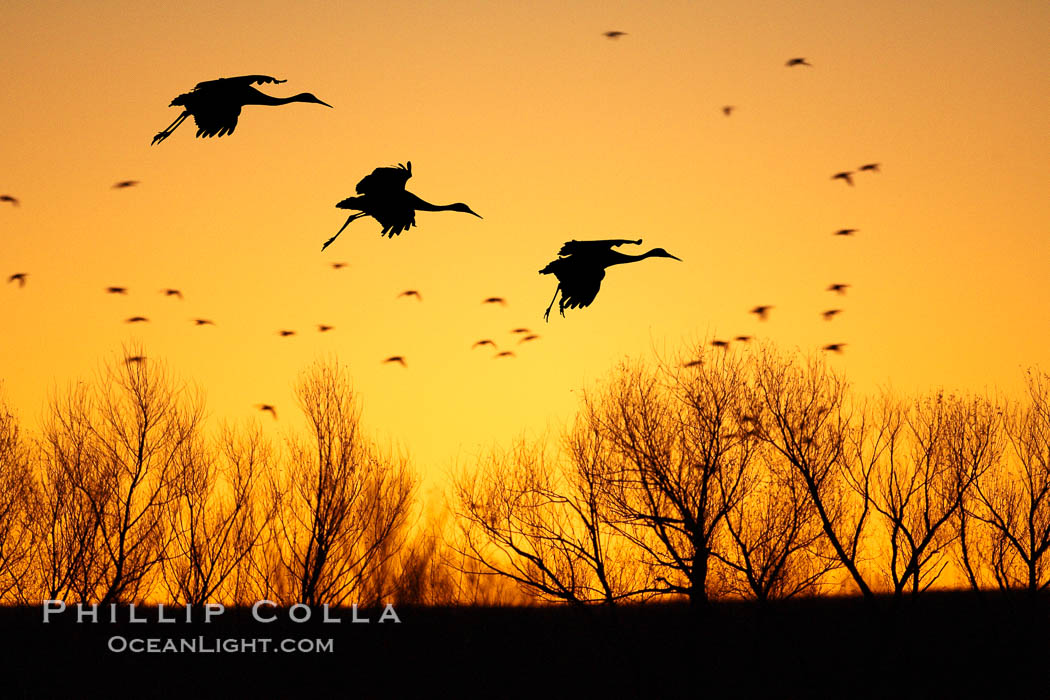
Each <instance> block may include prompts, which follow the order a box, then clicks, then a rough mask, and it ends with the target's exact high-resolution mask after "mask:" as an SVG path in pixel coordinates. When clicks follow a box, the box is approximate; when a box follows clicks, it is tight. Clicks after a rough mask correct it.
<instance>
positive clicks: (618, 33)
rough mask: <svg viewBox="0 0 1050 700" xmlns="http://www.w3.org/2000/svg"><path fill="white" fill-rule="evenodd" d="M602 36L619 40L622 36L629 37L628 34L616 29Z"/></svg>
mask: <svg viewBox="0 0 1050 700" xmlns="http://www.w3.org/2000/svg"><path fill="white" fill-rule="evenodd" d="M602 36H604V37H605V38H606V39H619V38H620V37H621V36H627V32H621V31H619V30H616V29H614V30H612V31H608V32H603V33H602Z"/></svg>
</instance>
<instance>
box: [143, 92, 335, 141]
mask: <svg viewBox="0 0 1050 700" xmlns="http://www.w3.org/2000/svg"><path fill="white" fill-rule="evenodd" d="M283 82H287V81H284V80H278V79H277V78H271V77H270V76H268V75H241V76H237V77H235V78H219V79H218V80H206V81H204V82H202V83H197V85H196V86H195V87H194V88H193V90H191V91H190V92H186V93H183V94H181V95H179V96H178V97H176V98H175V99H174V100H172V101H171V104H170V105H168V106H169V107H182V109H183V112H182V114H180V115H179V116H178V117H177V118H176V119H175V121H173V122H172V123H171V124H169V125H168V128H166V129H165V130H164V131H162V132H160V133H159V134H157V135H156V136H154V137H153V143H152V144H150V145H153V144H156V143H160V142H161V141H163V140H164V139H166V138H168V137H169V136H171V133H172V132H173V131H175V129H177V128H179V125H180V124H182V122H183V121H184V120H185V119H186V117H188V116H191V115H192V116H193V121H194V122H196V124H197V138H200V137H202V136H205V137H208V138H210V137H212V136H225V135H226V134H232V133H233V130H234V129H236V128H237V117H239V116H240V114H241V108H242V107H244V106H245V105H266V106H270V107H273V106H277V105H286V104H288V103H289V102H312V103H314V104H321V105H324V106H325V107H331V106H332V105H330V104H328V103H327V102H322V101H321V100H319V99H317V98H316V97H314V96H313V95H312V94H310V93H309V92H301V93H299V94H298V95H292V96H291V97H271V96H270V95H267V94H265V93H263V92H259V91H258V90H256V89H255V88H253V87H252V84H253V83H256V84H258V85H262V84H264V83H274V84H278V83H283Z"/></svg>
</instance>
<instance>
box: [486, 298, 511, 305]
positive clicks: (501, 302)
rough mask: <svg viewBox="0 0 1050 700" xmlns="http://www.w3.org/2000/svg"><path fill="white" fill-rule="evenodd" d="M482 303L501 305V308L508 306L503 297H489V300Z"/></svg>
mask: <svg viewBox="0 0 1050 700" xmlns="http://www.w3.org/2000/svg"><path fill="white" fill-rule="evenodd" d="M481 303H482V304H499V305H500V306H506V305H507V300H506V299H504V298H503V297H489V298H487V299H484V300H482V302H481Z"/></svg>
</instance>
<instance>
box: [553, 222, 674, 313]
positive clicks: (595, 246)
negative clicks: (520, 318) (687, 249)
mask: <svg viewBox="0 0 1050 700" xmlns="http://www.w3.org/2000/svg"><path fill="white" fill-rule="evenodd" d="M641 243H642V239H641V238H639V239H637V240H634V241H631V240H626V239H607V240H599V241H576V240H572V241H569V242H567V243H565V245H563V246H562V247H561V250H559V251H558V255H559V256H560V257H558V259H557V260H552V261H551V262H549V263H548V264H547V266H546V267H544V268H543V269H542V270H540V274H541V275H554V276H555V277H556V278H558V287H557V288H556V289H555V290H554V297H553V298H552V299H551V303H550V305H549V306H548V307H547V310H546V311H544V312H543V320H544V321H546V320H547V317H548V316H550V313H551V307H553V306H554V301H555V299H557V298H558V292H561V301H560V302H559V304H558V311H559V312H561V315H562V316H565V309H577V308H583V307H585V306H590V304H591V302H593V301H594V297H596V296H597V295H598V290H599V289H600V288H601V284H602V280H603V279H604V278H605V269H606V268H608V267H611V266H613V265H622V264H624V263H632V262H638V261H639V260H645V259H646V258H653V257H660V258H671V259H672V260H678V261H679V262H681V260H682V259H681V258H678V257H675V256H674V255H671V254H670V253H668V252H667V251H666V250H664V249H663V248H653V249H652V250H650V251H647V252H645V253H642V254H641V255H626V254H624V253H620V252H619V251H615V250H613V248H614V247H616V246H621V245H626V244H631V245H641Z"/></svg>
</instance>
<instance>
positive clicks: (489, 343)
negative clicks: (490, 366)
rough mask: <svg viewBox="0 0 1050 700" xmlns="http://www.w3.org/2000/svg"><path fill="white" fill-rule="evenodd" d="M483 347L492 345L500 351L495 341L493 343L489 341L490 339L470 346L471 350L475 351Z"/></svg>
mask: <svg viewBox="0 0 1050 700" xmlns="http://www.w3.org/2000/svg"><path fill="white" fill-rule="evenodd" d="M482 345H491V346H492V347H494V348H496V349H497V350H498V349H499V348H498V347H497V346H496V343H495V342H494V341H492V340H489V339H488V338H486V339H484V340H479V341H478V342H476V343H474V344H473V345H471V346H470V349H471V350H473V349H474V348H477V347H480V346H482Z"/></svg>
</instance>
